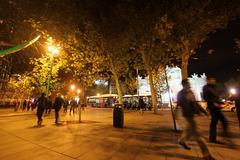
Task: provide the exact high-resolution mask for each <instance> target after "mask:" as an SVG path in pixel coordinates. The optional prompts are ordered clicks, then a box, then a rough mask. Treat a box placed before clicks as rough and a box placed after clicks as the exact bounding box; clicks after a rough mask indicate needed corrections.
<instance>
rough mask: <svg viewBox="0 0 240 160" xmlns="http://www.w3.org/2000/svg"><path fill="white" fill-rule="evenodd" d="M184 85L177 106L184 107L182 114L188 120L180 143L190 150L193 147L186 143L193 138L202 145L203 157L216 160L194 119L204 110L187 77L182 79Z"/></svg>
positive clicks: (178, 96) (206, 159) (207, 159)
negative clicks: (198, 102) (197, 100)
mask: <svg viewBox="0 0 240 160" xmlns="http://www.w3.org/2000/svg"><path fill="white" fill-rule="evenodd" d="M182 86H183V89H182V90H181V91H179V93H178V95H177V106H179V107H181V109H182V115H183V117H184V119H185V121H186V128H185V129H184V130H183V133H182V135H181V137H180V139H179V144H180V145H181V146H183V147H184V148H185V149H187V150H190V149H191V148H190V147H189V146H188V145H187V144H186V142H187V140H189V139H190V138H193V139H194V140H195V141H197V143H198V145H199V146H200V149H201V152H202V154H203V159H205V160H214V158H213V157H212V156H211V154H210V152H209V150H208V147H207V145H206V143H205V141H204V139H203V138H202V136H201V135H200V133H199V132H198V130H197V126H196V122H195V120H194V115H195V114H199V113H200V111H202V110H201V108H200V107H199V105H198V104H197V102H196V100H195V96H194V94H193V92H192V90H191V88H190V84H189V82H188V80H187V79H184V80H182ZM205 113H206V112H205Z"/></svg>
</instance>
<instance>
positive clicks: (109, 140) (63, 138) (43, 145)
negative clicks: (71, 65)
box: [0, 109, 240, 160]
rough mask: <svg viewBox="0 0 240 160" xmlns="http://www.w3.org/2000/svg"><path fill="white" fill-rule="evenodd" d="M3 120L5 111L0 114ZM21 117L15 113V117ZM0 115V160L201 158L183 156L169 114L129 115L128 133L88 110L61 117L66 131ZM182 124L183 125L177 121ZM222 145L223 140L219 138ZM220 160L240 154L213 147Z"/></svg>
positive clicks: (50, 121)
mask: <svg viewBox="0 0 240 160" xmlns="http://www.w3.org/2000/svg"><path fill="white" fill-rule="evenodd" d="M0 114H1V111H0ZM15 114H17V113H15ZM21 114H22V115H21V116H14V115H8V116H6V115H5V116H3V114H1V115H0V125H1V129H0V159H3V160H15V159H17V160H48V159H51V160H72V159H79V160H122V159H124V160H145V159H146V160H155V159H156V160H161V159H164V160H165V159H169V160H183V159H189V160H197V159H199V157H201V156H202V155H201V153H200V149H199V147H198V146H197V144H196V143H195V142H189V145H190V146H191V147H192V149H191V150H190V151H189V150H184V149H183V148H181V147H180V146H179V145H178V144H177V140H178V138H179V136H180V133H179V132H178V133H176V132H173V131H172V128H173V127H172V126H173V125H172V120H171V114H170V111H159V114H158V115H155V114H152V113H151V112H145V113H144V115H143V116H142V115H141V114H140V113H139V112H136V111H135V112H133V111H130V112H129V111H127V112H126V113H125V128H123V129H117V128H113V127H112V110H111V109H87V110H85V111H84V112H83V113H82V120H83V122H82V123H78V116H77V115H75V116H69V115H66V116H64V115H62V116H61V121H62V123H63V124H62V125H57V126H56V125H55V124H54V116H53V113H52V115H50V116H45V117H44V121H43V126H42V127H38V126H36V116H35V115H34V114H33V113H31V112H29V113H27V114H23V113H21ZM226 114H227V117H228V119H229V120H230V127H231V129H232V140H234V142H235V143H236V144H237V145H239V146H240V134H239V133H240V129H239V128H238V124H237V119H236V117H235V115H234V114H233V113H230V112H228V113H226ZM197 121H198V122H199V129H200V130H201V132H202V133H203V135H204V136H205V138H207V136H208V125H209V118H208V117H198V118H197ZM178 123H179V124H182V119H179V120H178ZM220 139H221V137H220ZM208 146H209V148H210V151H211V152H212V153H213V155H214V156H215V157H216V158H217V160H239V159H240V158H239V157H240V153H239V151H240V149H230V148H228V147H227V146H225V145H216V144H209V143H208Z"/></svg>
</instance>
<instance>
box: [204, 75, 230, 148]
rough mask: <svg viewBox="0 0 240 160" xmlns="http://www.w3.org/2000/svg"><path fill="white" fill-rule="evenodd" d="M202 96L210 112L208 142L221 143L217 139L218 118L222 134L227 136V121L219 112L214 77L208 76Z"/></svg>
mask: <svg viewBox="0 0 240 160" xmlns="http://www.w3.org/2000/svg"><path fill="white" fill-rule="evenodd" d="M203 98H204V100H205V101H206V102H207V107H208V109H209V110H210V114H211V124H210V135H209V142H211V143H217V144H222V142H219V141H217V123H218V121H219V120H220V121H221V123H222V126H223V135H224V137H228V136H229V135H228V122H227V119H226V118H225V116H224V115H223V113H222V112H221V103H222V102H221V101H220V98H219V94H218V92H217V90H216V80H215V78H212V77H208V78H207V84H206V85H205V86H204V87H203Z"/></svg>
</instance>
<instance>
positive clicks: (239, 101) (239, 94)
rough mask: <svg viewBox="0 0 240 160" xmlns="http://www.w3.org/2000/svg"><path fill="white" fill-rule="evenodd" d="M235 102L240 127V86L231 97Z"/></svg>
mask: <svg viewBox="0 0 240 160" xmlns="http://www.w3.org/2000/svg"><path fill="white" fill-rule="evenodd" d="M231 99H232V100H234V102H235V108H236V113H237V117H238V124H239V128H240V87H239V88H237V91H236V94H235V95H233V96H232V97H231Z"/></svg>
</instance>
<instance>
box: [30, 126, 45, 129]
mask: <svg viewBox="0 0 240 160" xmlns="http://www.w3.org/2000/svg"><path fill="white" fill-rule="evenodd" d="M45 126H46V125H34V126H31V127H28V128H30V129H34V128H43V127H45Z"/></svg>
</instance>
